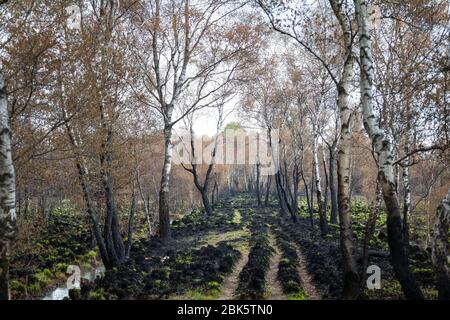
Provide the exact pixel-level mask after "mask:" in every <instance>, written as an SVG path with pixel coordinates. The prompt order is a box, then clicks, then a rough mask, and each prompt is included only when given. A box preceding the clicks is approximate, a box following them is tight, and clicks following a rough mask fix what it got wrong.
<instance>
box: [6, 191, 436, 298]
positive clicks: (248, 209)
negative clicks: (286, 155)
mask: <svg viewBox="0 0 450 320" xmlns="http://www.w3.org/2000/svg"><path fill="white" fill-rule="evenodd" d="M355 208H356V209H355ZM355 208H352V209H353V210H356V211H354V212H353V213H352V214H353V215H354V216H355V217H356V218H355V222H354V232H355V237H356V239H357V240H358V244H359V245H360V242H361V230H363V229H364V222H365V218H359V215H358V210H359V211H364V210H365V209H364V208H363V209H361V208H359V209H358V205H355ZM64 219H66V218H64ZM64 219H62V218H61V217H59V218H58V219H57V220H55V221H54V222H52V223H51V224H50V225H49V226H47V228H46V229H45V230H47V231H46V232H47V233H46V234H45V236H46V240H40V242H39V243H41V242H42V245H39V247H41V246H42V248H43V249H42V250H45V252H49V253H51V254H50V255H46V254H45V252H43V255H42V257H45V259H44V258H42V259H41V260H39V261H41V262H39V264H37V265H36V267H34V268H32V269H31V270H30V271H27V272H28V273H25V271H21V270H22V269H23V268H24V267H21V268H22V269H20V268H19V266H22V265H25V264H26V265H27V268H30V266H29V265H30V263H25V258H26V257H27V256H26V255H21V256H18V257H17V258H16V259H17V262H16V263H15V265H14V268H13V270H12V273H13V276H14V275H16V276H17V279H20V281H18V280H15V282H14V284H15V288H13V289H14V291H13V292H14V293H15V295H16V297H18V298H24V297H25V298H33V297H36V296H37V295H42V291H43V290H44V289H45V288H47V289H48V287H49V286H50V287H51V286H52V285H53V284H55V283H56V284H57V283H58V282H61V281H62V280H61V279H63V278H64V273H63V271H64V268H66V267H67V264H68V263H70V261H72V260H73V261H76V262H79V263H81V264H85V265H86V267H87V266H88V264H89V261H90V259H91V260H92V259H94V260H95V253H94V252H92V251H90V250H89V247H88V246H86V245H84V246H83V245H79V243H83V241H82V239H83V237H84V242H85V239H86V230H84V229H83V228H82V226H81V225H78V224H77V225H72V224H71V222H69V221H66V220H64ZM298 220H299V221H298V222H297V223H294V222H292V220H291V218H290V217H285V216H281V215H280V213H279V210H278V207H277V205H276V202H274V203H272V205H271V206H268V207H258V206H257V205H256V199H255V197H254V196H251V195H249V194H237V195H234V196H232V197H229V198H226V199H222V200H221V201H220V202H219V203H217V204H216V206H215V208H214V212H213V214H212V215H206V214H205V213H204V212H202V211H200V210H194V211H192V212H191V213H190V214H188V215H185V216H184V217H183V218H182V219H180V220H177V221H174V222H173V224H172V239H171V241H170V242H169V243H167V244H165V245H163V244H162V243H161V242H160V241H159V240H158V239H157V238H152V239H150V240H148V239H137V240H136V241H135V242H134V243H133V246H132V251H131V256H130V259H129V260H128V261H127V262H126V263H125V264H123V265H121V266H119V267H117V268H114V269H113V270H108V271H106V273H105V275H104V276H103V277H101V278H99V279H97V280H96V281H95V282H93V283H88V282H86V283H83V285H82V288H81V290H79V292H77V293H73V292H72V297H73V298H75V297H76V298H77V299H221V300H231V299H275V300H277V299H278V300H280V299H289V300H317V299H339V298H340V294H341V291H342V275H341V254H340V249H339V230H338V226H336V225H331V224H330V226H329V229H330V230H329V234H328V235H327V236H325V237H322V236H321V235H320V231H319V230H318V222H317V217H314V220H313V225H314V227H311V220H310V219H309V218H308V214H307V213H306V209H305V208H303V207H301V208H300V216H299V219H298ZM61 221H62V222H63V224H62V226H61ZM67 225H70V226H71V227H70V228H68V227H67ZM379 229H380V230H382V229H383V225H382V222H381V224H380V226H379ZM61 233H62V235H61ZM56 235H58V236H56ZM46 245H47V247H46ZM67 247H69V248H77V250H73V249H72V250H68V249H67ZM371 248H372V249H374V250H377V251H378V252H380V251H382V252H383V250H384V252H387V245H386V239H385V237H384V236H383V232H381V231H380V232H379V234H378V233H377V235H376V237H375V239H374V240H373V242H372V243H371ZM60 253H63V254H64V255H63V256H61V255H60ZM27 259H28V258H27ZM74 259H75V260H74ZM26 261H29V260H26ZM411 263H412V268H413V272H414V273H415V275H416V277H417V279H418V281H419V283H420V284H421V285H422V288H423V290H424V293H425V294H426V296H427V298H435V296H436V291H435V290H434V275H433V273H432V269H431V267H430V259H429V255H428V253H427V252H426V251H424V250H422V251H420V250H419V251H417V252H415V253H414V252H413V254H412V255H411ZM369 264H376V265H378V266H379V267H380V268H381V270H382V288H381V289H380V290H368V289H365V290H363V295H362V298H363V299H403V295H402V292H401V288H400V285H399V283H398V281H397V280H395V277H394V274H393V270H392V267H391V265H390V263H389V258H388V255H385V256H383V255H382V256H380V257H376V256H374V257H371V258H370V262H369ZM32 265H33V264H32ZM24 270H25V269H24ZM21 274H27V276H26V277H25V276H22V277H21V276H20V275H21ZM28 274H30V276H28ZM29 279H31V280H29ZM60 280H61V281H60ZM22 281H23V282H22ZM25 281H27V282H25ZM30 281H31V282H30ZM33 286H34V287H36V286H40V288H41V290H37V289H36V288H35V289H36V291H32V292H31V293H32V294H31V295H30V288H31V289H33ZM17 287H18V288H19V289H21V290H22V291H18V290H17ZM23 287H24V288H25V292H23ZM19 294H22V296H20V295H19Z"/></svg>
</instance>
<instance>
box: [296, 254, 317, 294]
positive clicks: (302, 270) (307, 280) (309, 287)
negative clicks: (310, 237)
mask: <svg viewBox="0 0 450 320" xmlns="http://www.w3.org/2000/svg"><path fill="white" fill-rule="evenodd" d="M297 256H298V260H299V261H298V263H299V266H298V268H297V272H298V275H299V276H300V280H301V282H302V287H303V290H304V291H305V293H306V295H307V296H308V299H310V300H320V299H321V295H320V293H319V290H318V289H317V287H316V285H315V284H314V281H313V280H312V278H311V275H310V274H309V272H308V270H307V268H306V259H305V256H304V255H303V253H302V251H301V249H300V248H297Z"/></svg>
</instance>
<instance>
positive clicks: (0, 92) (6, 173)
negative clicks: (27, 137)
mask: <svg viewBox="0 0 450 320" xmlns="http://www.w3.org/2000/svg"><path fill="white" fill-rule="evenodd" d="M10 134H11V132H10V127H9V110H8V97H7V92H6V85H5V81H4V78H3V75H2V74H1V73H0V300H8V299H10V289H9V261H10V258H11V242H12V241H13V238H14V236H15V233H16V209H15V205H16V186H15V175H14V166H13V162H12V157H11V139H10Z"/></svg>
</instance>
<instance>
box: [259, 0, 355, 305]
mask: <svg viewBox="0 0 450 320" xmlns="http://www.w3.org/2000/svg"><path fill="white" fill-rule="evenodd" d="M258 3H259V5H260V6H261V8H262V9H263V10H264V12H265V13H266V15H267V17H268V18H269V21H270V23H271V25H272V27H273V28H274V29H275V30H276V31H278V32H279V33H281V34H283V35H285V36H287V37H289V38H291V39H292V40H293V41H294V42H295V43H297V44H298V45H299V46H300V47H301V48H303V49H304V50H305V51H306V52H307V53H308V54H309V55H311V56H312V57H313V58H314V59H316V60H317V61H318V62H319V63H320V64H321V65H322V66H323V68H324V69H325V70H326V71H327V73H328V75H329V76H330V78H331V79H332V81H333V82H334V84H335V85H336V89H337V93H338V99H337V104H338V108H339V117H340V125H341V127H340V140H339V145H338V151H337V154H338V157H337V167H338V168H337V172H338V208H339V225H340V239H341V240H340V241H341V250H342V255H343V267H344V273H343V274H344V291H343V295H344V297H346V298H355V297H356V296H357V295H358V294H359V277H358V269H357V263H356V257H355V243H354V239H353V232H352V225H351V216H350V152H351V137H352V128H353V110H352V107H351V105H350V90H351V81H352V78H353V62H354V57H353V53H352V47H353V39H354V32H353V30H352V22H353V18H352V10H351V7H350V6H349V3H348V2H347V1H334V0H333V1H332V0H330V1H329V3H330V6H331V8H332V11H333V13H334V15H335V17H336V19H337V21H338V23H339V27H340V29H341V30H340V31H341V34H342V36H340V37H339V36H336V37H338V39H339V40H338V41H339V44H341V47H343V48H344V52H343V53H341V60H340V61H342V63H341V64H340V65H339V66H338V71H336V70H335V68H334V67H333V64H332V63H331V62H330V61H329V60H331V59H329V57H327V56H324V55H321V54H320V53H321V52H320V51H319V49H318V48H317V46H316V45H315V43H314V41H313V39H311V37H307V36H305V35H304V34H303V33H301V32H300V31H299V30H300V27H301V26H302V25H305V21H298V19H300V18H301V17H302V14H301V13H302V12H304V11H306V9H305V8H303V7H302V6H301V5H300V4H299V5H298V7H296V6H294V7H293V8H292V7H291V8H290V7H289V6H288V5H287V4H282V3H280V2H277V1H258ZM283 12H284V13H283ZM286 12H287V13H288V14H285V13H286ZM280 16H284V18H280ZM323 16H327V14H323ZM306 21H307V22H306V23H309V22H310V21H311V18H309V19H306ZM321 21H323V20H321ZM325 25H326V23H325V22H322V24H321V26H322V28H325ZM330 28H332V27H331V26H330ZM320 35H323V36H324V37H325V38H326V39H327V40H328V42H330V43H333V41H332V39H329V38H327V37H326V35H327V32H326V30H323V32H321V33H320ZM333 36H334V35H333ZM322 52H323V51H322Z"/></svg>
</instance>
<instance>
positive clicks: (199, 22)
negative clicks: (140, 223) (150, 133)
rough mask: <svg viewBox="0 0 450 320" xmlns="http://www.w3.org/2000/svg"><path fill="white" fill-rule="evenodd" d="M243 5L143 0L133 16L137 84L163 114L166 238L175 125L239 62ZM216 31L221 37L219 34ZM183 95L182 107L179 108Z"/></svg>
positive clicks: (209, 97)
mask: <svg viewBox="0 0 450 320" xmlns="http://www.w3.org/2000/svg"><path fill="white" fill-rule="evenodd" d="M243 5H245V4H242V3H241V2H239V1H236V0H213V1H209V2H202V1H190V0H184V1H162V0H156V1H154V2H147V3H145V4H143V6H142V7H141V8H140V9H139V10H140V11H141V12H139V13H137V17H134V18H137V20H138V21H139V22H138V23H135V22H134V21H135V20H136V19H134V20H133V28H135V30H136V38H135V40H134V41H133V42H131V43H130V48H132V50H133V51H134V54H135V56H136V59H137V60H138V61H139V62H140V63H141V68H142V69H143V73H144V75H143V77H142V82H141V84H140V85H139V86H134V90H135V91H143V92H145V93H146V94H145V96H143V97H142V99H141V101H143V102H144V103H146V104H147V105H149V106H150V107H151V108H153V109H154V110H156V111H157V112H158V113H159V114H160V116H161V117H162V120H163V136H164V150H165V151H164V161H163V168H162V173H161V182H160V191H159V228H160V230H159V233H160V237H161V239H162V240H163V242H165V241H167V240H169V239H170V205H169V204H170V177H171V172H172V154H173V142H172V135H173V129H174V126H175V125H176V124H177V123H178V122H179V121H181V120H182V119H183V118H184V117H185V116H186V115H188V114H189V113H191V112H192V111H194V110H198V109H201V108H203V107H205V106H206V105H209V104H211V103H213V102H214V99H215V98H214V93H215V92H218V91H219V90H221V89H222V88H223V87H224V86H225V85H226V83H227V82H228V79H229V77H232V75H233V73H234V71H235V70H236V69H237V68H238V65H239V64H236V58H237V57H238V56H239V55H240V54H241V53H242V52H243V51H245V50H244V49H245V47H246V44H245V41H244V42H242V41H241V40H242V39H251V38H249V37H246V36H245V35H244V36H242V34H241V35H240V34H239V32H243V33H245V32H246V31H244V29H243V28H241V26H240V24H239V23H237V22H236V21H235V20H234V21H233V18H232V15H233V14H234V13H235V12H236V11H237V10H238V9H239V8H241V7H242V6H243ZM249 30H250V29H249ZM248 32H250V31H248ZM218 34H221V36H222V37H221V38H218ZM241 36H242V37H241ZM213 38H214V39H213ZM143 42H144V43H143ZM233 60H234V62H231V61H233ZM217 75H220V76H223V75H228V77H227V76H225V77H222V79H223V78H225V79H226V80H225V81H221V80H220V79H215V77H217ZM227 78H228V79H227ZM188 88H191V90H192V91H190V93H192V92H195V93H194V96H192V95H191V96H189V94H187V89H188ZM192 88H195V89H192ZM184 99H186V100H185V101H184V102H183V103H184V107H183V108H180V102H181V101H182V100H184ZM187 101H189V105H188V107H186V104H187V103H186V102H187Z"/></svg>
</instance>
